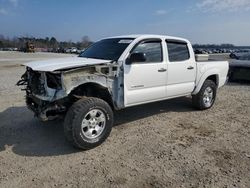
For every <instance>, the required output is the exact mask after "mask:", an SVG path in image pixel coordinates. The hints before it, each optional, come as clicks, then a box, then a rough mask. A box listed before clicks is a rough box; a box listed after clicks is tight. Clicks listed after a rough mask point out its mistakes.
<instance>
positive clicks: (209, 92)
mask: <svg viewBox="0 0 250 188" xmlns="http://www.w3.org/2000/svg"><path fill="white" fill-rule="evenodd" d="M213 100H214V93H213V89H212V88H211V87H207V88H206V89H205V92H204V95H203V102H204V104H205V106H206V107H210V106H211V105H212V103H213Z"/></svg>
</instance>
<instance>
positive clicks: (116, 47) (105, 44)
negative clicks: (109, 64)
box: [79, 38, 134, 61]
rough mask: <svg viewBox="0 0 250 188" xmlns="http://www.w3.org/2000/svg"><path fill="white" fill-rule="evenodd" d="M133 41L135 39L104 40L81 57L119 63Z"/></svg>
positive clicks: (92, 46)
mask: <svg viewBox="0 0 250 188" xmlns="http://www.w3.org/2000/svg"><path fill="white" fill-rule="evenodd" d="M133 40H134V39H133V38H113V39H104V40H101V41H99V42H96V43H94V44H93V45H91V46H90V47H89V48H87V49H86V50H85V51H83V52H82V53H81V54H80V55H79V57H86V58H94V59H105V60H114V61H117V60H118V59H119V57H120V56H121V55H122V53H123V52H124V50H125V49H126V48H127V47H128V45H129V44H130V43H131V42H132V41H133Z"/></svg>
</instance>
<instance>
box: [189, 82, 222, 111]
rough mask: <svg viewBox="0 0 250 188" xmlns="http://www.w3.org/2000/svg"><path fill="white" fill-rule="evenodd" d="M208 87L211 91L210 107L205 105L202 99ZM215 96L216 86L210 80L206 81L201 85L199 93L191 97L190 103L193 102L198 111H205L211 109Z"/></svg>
mask: <svg viewBox="0 0 250 188" xmlns="http://www.w3.org/2000/svg"><path fill="white" fill-rule="evenodd" d="M209 87H210V88H211V89H212V91H213V97H212V100H211V103H210V105H207V104H206V103H205V102H204V100H203V97H204V93H205V91H206V89H207V88H209ZM216 94H217V86H216V84H215V83H214V82H213V81H212V80H206V81H205V82H204V84H203V85H202V87H201V89H200V91H199V93H197V94H196V95H193V96H192V102H193V105H194V107H195V108H197V109H199V110H207V109H209V108H211V107H212V106H213V105H214V102H215V99H216Z"/></svg>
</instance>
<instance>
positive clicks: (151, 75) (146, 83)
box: [124, 39, 167, 107]
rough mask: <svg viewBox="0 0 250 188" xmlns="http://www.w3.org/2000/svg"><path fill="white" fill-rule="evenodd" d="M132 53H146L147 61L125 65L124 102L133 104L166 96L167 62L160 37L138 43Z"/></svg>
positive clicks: (129, 104) (128, 104)
mask: <svg viewBox="0 0 250 188" xmlns="http://www.w3.org/2000/svg"><path fill="white" fill-rule="evenodd" d="M132 53H144V54H145V55H146V61H145V62H133V63H132V64H125V65H124V96H125V97H124V102H125V106H126V107H128V106H133V105H138V104H143V103H148V102H153V101H157V100H161V99H163V98H166V84H167V63H166V62H165V61H164V58H163V46H162V41H161V40H160V39H152V40H144V41H141V42H140V43H138V44H137V45H136V46H135V47H134V49H132V51H131V52H130V54H132Z"/></svg>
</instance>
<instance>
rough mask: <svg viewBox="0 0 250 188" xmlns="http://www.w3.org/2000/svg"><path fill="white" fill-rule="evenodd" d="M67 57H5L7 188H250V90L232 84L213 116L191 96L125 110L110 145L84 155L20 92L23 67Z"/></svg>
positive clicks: (0, 110)
mask: <svg viewBox="0 0 250 188" xmlns="http://www.w3.org/2000/svg"><path fill="white" fill-rule="evenodd" d="M61 56H64V55H58V54H21V53H8V52H1V53H0V82H1V84H0V104H1V105H0V187H8V188H10V187H25V188H26V187H249V185H250V129H249V128H250V85H236V84H230V85H227V86H225V87H224V88H222V89H221V90H220V91H219V93H218V99H217V101H216V104H215V106H214V107H213V108H212V109H210V110H208V111H196V110H194V109H193V108H192V105H191V101H190V98H180V99H174V100H170V101H165V102H158V103H152V104H147V105H142V106H138V107H133V108H130V109H126V110H123V111H120V112H118V113H116V123H115V127H114V128H113V131H112V133H111V135H110V137H109V138H108V140H107V141H106V142H105V143H104V144H103V145H101V146H99V147H97V148H95V149H93V150H89V151H79V150H76V149H74V148H72V147H71V145H69V144H68V143H67V142H66V141H65V139H64V135H63V129H62V124H63V122H62V121H56V122H48V123H41V122H39V121H38V120H37V119H35V118H34V117H33V114H32V113H31V112H30V111H28V110H27V108H26V107H25V104H24V93H23V92H21V91H20V89H19V88H17V87H16V86H15V83H16V81H17V80H18V79H19V78H20V76H21V74H22V73H23V72H24V68H23V67H20V66H18V64H19V63H20V62H25V61H27V59H28V60H29V59H31V58H32V59H41V58H42V59H44V58H52V57H53V58H57V57H61ZM21 58H22V59H25V58H26V60H22V61H19V60H18V59H21ZM3 59H5V60H6V59H13V61H12V60H9V61H4V60H3Z"/></svg>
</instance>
